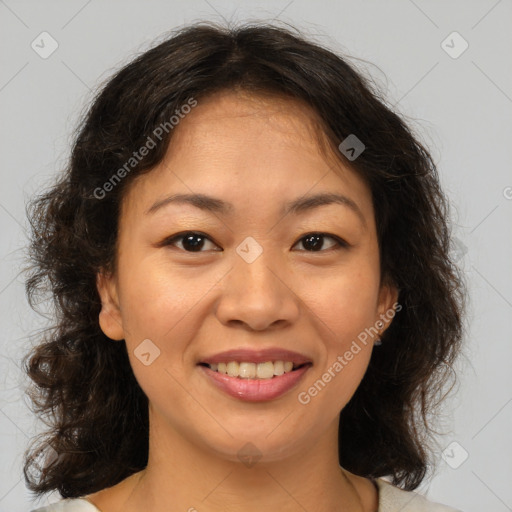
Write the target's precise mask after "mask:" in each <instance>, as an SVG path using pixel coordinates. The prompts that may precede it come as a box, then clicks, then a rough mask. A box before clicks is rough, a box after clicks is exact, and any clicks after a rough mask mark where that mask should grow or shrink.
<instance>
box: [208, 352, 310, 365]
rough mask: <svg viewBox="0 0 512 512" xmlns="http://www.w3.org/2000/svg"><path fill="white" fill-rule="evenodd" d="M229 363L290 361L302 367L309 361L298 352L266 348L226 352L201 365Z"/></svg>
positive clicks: (210, 357) (213, 356)
mask: <svg viewBox="0 0 512 512" xmlns="http://www.w3.org/2000/svg"><path fill="white" fill-rule="evenodd" d="M230 361H238V362H247V363H265V362H267V361H291V362H292V363H293V364H294V365H296V366H298V365H302V364H305V363H311V359H310V358H308V357H307V356H305V355H303V354H299V353H298V352H292V351H291V350H285V349H282V348H267V349H260V350H253V349H244V348H239V349H233V350H227V351H226V352H220V353H218V354H215V355H212V356H209V357H206V358H204V359H202V360H201V361H200V362H201V363H206V364H215V363H229V362H230Z"/></svg>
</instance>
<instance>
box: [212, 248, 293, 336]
mask: <svg viewBox="0 0 512 512" xmlns="http://www.w3.org/2000/svg"><path fill="white" fill-rule="evenodd" d="M237 258H238V257H237ZM270 260H271V257H270V256H266V255H265V252H264V253H263V254H262V255H260V256H259V257H258V258H257V259H256V260H255V261H253V262H252V263H247V262H246V261H244V260H243V259H242V258H238V259H237V260H235V263H234V266H233V268H232V269H231V271H230V272H229V273H228V274H227V276H226V277H225V279H224V280H223V287H222V291H221V295H220V298H219V300H218V303H217V309H216V315H217V318H218V319H219V321H220V322H221V323H222V324H224V325H226V326H242V327H245V328H246V329H248V330H253V331H264V330H267V329H276V328H282V327H285V326H287V325H291V324H293V323H294V322H295V321H296V320H297V319H298V317H299V313H300V301H299V298H298V297H297V295H296V294H295V292H294V291H293V289H292V288H291V286H290V284H289V283H288V282H289V279H286V276H287V273H286V269H284V268H283V267H279V266H278V265H276V262H275V259H274V262H273V265H272V261H270Z"/></svg>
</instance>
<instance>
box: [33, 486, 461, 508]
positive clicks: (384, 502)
mask: <svg viewBox="0 0 512 512" xmlns="http://www.w3.org/2000/svg"><path fill="white" fill-rule="evenodd" d="M375 481H376V482H377V486H378V488H379V508H378V510H377V512H460V510H457V509H455V508H451V507H447V506H445V505H441V504H440V503H434V502H433V501H430V500H428V499H427V498H425V497H424V496H422V495H421V494H418V493H417V492H414V491H404V490H403V489H399V488H398V487H395V486H394V485H392V484H391V483H389V482H388V481H387V480H383V479H382V478H377V479H376V480H375ZM32 512H101V511H100V510H99V509H97V508H96V507H95V506H94V505H93V504H92V503H91V502H89V501H87V500H86V499H83V498H77V499H66V500H61V501H59V502H57V503H53V504H52V505H48V506H47V507H42V508H38V509H37V510H33V511H32Z"/></svg>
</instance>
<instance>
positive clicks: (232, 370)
mask: <svg viewBox="0 0 512 512" xmlns="http://www.w3.org/2000/svg"><path fill="white" fill-rule="evenodd" d="M197 366H198V367H199V369H200V370H201V371H202V373H203V375H204V376H205V377H206V378H207V380H208V382H209V383H210V384H212V385H213V386H214V387H215V388H217V389H220V390H221V391H223V392H224V393H226V394H228V395H229V396H231V397H234V398H237V399H239V400H244V401H250V402H263V401H268V400H274V399H276V398H279V397H281V396H283V395H284V394H286V393H287V392H289V391H290V390H291V389H293V388H294V387H296V386H297V385H298V383H299V381H300V380H301V379H302V378H303V376H304V374H305V373H306V372H307V371H308V369H309V368H310V367H311V366H313V362H312V361H311V360H310V359H308V358H307V357H305V356H303V355H301V354H298V353H296V352H290V351H288V350H280V349H270V350H262V351H250V350H231V351H228V352H223V353H222V354H217V355H216V356H212V357H209V358H206V359H204V360H203V361H201V362H199V363H198V364H197Z"/></svg>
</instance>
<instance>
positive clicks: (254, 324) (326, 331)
mask: <svg viewBox="0 0 512 512" xmlns="http://www.w3.org/2000/svg"><path fill="white" fill-rule="evenodd" d="M315 119H316V118H315V114H314V113H313V112H312V111H311V110H310V109H309V108H307V107H306V106H304V105H302V104H300V103H298V102H297V100H292V99H277V98H273V97H261V96H258V97H254V96H249V95H247V94H245V93H241V92H237V93H235V92H232V91H230V92H224V93H221V94H216V95H214V96H213V97H210V98H208V99H205V100H202V101H200V102H199V103H198V106H197V107H195V108H194V109H193V110H192V112H191V113H190V114H188V115H187V116H186V117H185V119H183V120H182V121H181V122H180V124H179V126H178V127H177V128H175V132H174V134H173V138H172V139H171V143H170V145H169V148H168V152H167V154H166V157H165V159H164V161H162V163H161V164H160V165H158V166H157V167H156V168H155V169H153V170H152V171H150V172H149V173H148V174H146V175H143V176H138V177H137V178H136V179H134V180H133V181H132V183H131V184H130V187H128V189H127V191H126V193H125V195H124V198H123V201H122V207H121V212H120V225H119V233H118V247H117V261H116V263H117V267H116V271H115V273H114V274H109V273H107V272H101V273H99V274H98V280H97V283H98V291H99V293H100V296H101V300H102V310H101V313H100V318H99V320H100V325H101V328H102V330H103V332H104V333H105V334H106V335H107V336H108V337H109V338H111V339H113V340H122V339H124V340H125V342H126V345H127V349H128V354H129V356H130V362H131V365H132V368H133V371H134V373H135V376H136V378H137V380H138V382H139V384H140V386H141V387H142V389H143V390H144V392H145V393H146V395H147V396H148V399H149V403H150V405H149V415H150V449H149V463H148V466H147V468H146V469H145V470H144V471H141V472H139V473H136V474H134V475H132V476H131V477H129V478H127V479H126V480H124V481H123V482H121V483H120V484H118V485H116V486H114V487H111V488H109V489H105V490H103V491H100V492H98V493H95V494H92V495H90V496H88V499H89V500H90V501H91V502H92V503H94V504H95V505H96V506H97V507H98V508H99V509H100V510H101V511H102V512H113V511H117V510H123V511H128V512H130V511H132V510H133V511H135V510H142V509H144V510H151V511H153V512H159V511H164V510H165V511H167V512H168V511H169V510H172V511H187V510H188V511H194V510H197V511H198V512H216V511H223V512H226V511H235V510H240V509H241V507H243V510H244V511H245V512H253V511H258V512H259V511H261V510H267V509H268V510H281V511H283V512H288V511H290V512H291V511H299V510H301V511H302V510H304V509H305V510H333V511H334V510H336V511H337V510H340V511H341V510H344V511H349V512H352V511H354V512H355V511H358V512H359V511H376V510H377V506H378V494H377V490H376V488H375V486H374V485H373V483H372V482H371V481H370V480H368V479H366V478H362V477H359V476H356V475H353V474H351V473H349V472H348V471H346V470H343V469H342V468H340V466H339V462H338V437H337V435H338V422H339V414H340V411H341V410H342V409H343V407H344V406H345V405H346V403H347V402H348V401H349V400H350V398H351V396H352V395H353V394H354V392H355V390H356V389H357V387H358V385H359V383H360V382H361V379H362V377H363V376H364V373H365V371H366V369H367V366H368V363H369V359H370V356H371V352H372V349H373V341H374V339H373V340H372V339H370V342H369V343H368V344H367V345H366V346H364V345H361V348H362V349H361V351H360V352H359V353H358V354H357V355H355V356H354V358H353V359H352V360H351V361H350V362H349V363H348V364H347V365H346V366H345V367H344V368H343V370H342V371H341V372H339V373H338V374H337V375H336V377H335V378H333V379H332V380H331V382H329V383H328V384H327V385H326V386H325V388H324V389H322V391H321V392H319V393H318V395H317V396H315V397H313V398H312V399H311V401H310V402H309V403H308V404H307V405H303V404H301V403H300V402H299V401H298V394H299V392H301V391H305V390H307V389H308V388H309V387H310V386H311V385H312V384H313V383H314V382H315V381H317V380H318V379H319V378H320V377H321V376H322V374H323V373H324V372H325V371H327V369H328V368H329V367H331V366H332V364H333V363H334V362H335V361H336V358H337V357H338V356H339V355H343V354H344V353H345V352H346V351H347V350H348V349H349V347H350V345H351V343H352V341H353V340H355V339H356V338H357V336H358V334H359V333H361V332H362V331H364V329H365V328H368V327H370V326H374V325H375V324H376V322H377V321H378V320H379V319H380V318H381V315H382V314H384V313H385V312H386V311H389V310H391V309H392V308H393V304H394V303H395V302H396V299H397V291H396V289H395V288H394V287H393V286H390V285H384V284H381V275H380V269H379V251H378V243H377V234H376V227H375V220H374V211H373V205H372V200H371V194H370V190H369V188H368V187H367V185H366V184H365V183H364V182H363V180H362V179H361V178H360V177H359V176H358V175H357V174H356V173H355V172H354V171H353V170H351V169H350V168H349V167H348V166H346V165H343V164H342V163H341V162H340V160H339V159H335V158H334V157H333V155H329V154H328V153H326V152H323V151H321V149H320V147H319V144H318V142H317V139H316V137H315ZM321 192H336V193H339V194H343V195H345V196H348V197H349V198H350V199H351V200H352V201H354V202H355V203H356V204H357V206H358V208H359V209H360V212H361V216H362V219H361V218H360V217H359V216H358V215H357V214H356V213H355V212H354V211H353V210H352V209H350V208H349V207H347V206H345V205H341V204H329V205H323V206H320V207H318V208H315V209H311V210H308V211H305V212H303V213H300V214H288V215H286V216H283V214H282V210H281V209H282V208H283V204H284V203H285V202H287V201H291V200H294V199H297V198H300V197H302V196H304V195H305V194H307V195H313V194H317V193H321ZM176 193H184V194H190V193H203V194H207V195H209V196H213V197H216V198H220V199H222V200H223V201H226V202H229V203H232V205H233V209H232V212H231V213H228V214H225V215H224V214H220V213H218V212H217V213H212V212H208V211H203V210H201V209H199V208H197V207H195V206H193V205H190V204H179V203H171V204H168V205H167V206H165V207H162V208H160V209H159V210H157V211H156V212H154V213H153V214H147V213H146V212H147V210H148V209H149V208H150V207H151V206H152V205H153V204H154V203H155V202H156V201H158V200H160V199H162V198H165V197H167V196H168V195H170V194H176ZM184 231H200V232H202V233H204V234H206V235H207V236H208V237H209V240H206V241H205V243H204V245H203V247H202V252H190V251H188V252H187V251H186V250H185V248H184V245H182V242H183V239H181V240H177V241H175V242H174V245H172V244H168V245H161V244H160V242H162V241H163V240H165V239H168V238H169V237H171V235H175V234H178V233H183V232H184ZM311 232H325V233H329V234H332V235H335V236H338V237H340V238H341V239H343V240H345V241H346V242H347V243H348V244H349V247H337V246H336V243H335V241H334V240H333V239H331V238H328V237H327V235H326V238H324V245H323V246H322V250H320V251H316V252H312V251H307V250H306V246H305V245H304V244H305V242H304V236H305V235H307V234H308V233H311ZM248 236H250V237H253V238H254V239H255V240H256V241H257V242H258V244H259V245H260V246H261V248H262V250H263V252H262V254H261V255H260V256H259V257H258V258H257V259H256V260H255V261H253V262H252V263H248V262H246V261H245V260H244V259H242V258H241V257H240V256H239V255H238V253H237V252H236V248H237V246H238V245H239V244H240V243H241V242H242V241H243V240H244V239H245V238H246V237H248ZM220 249H222V250H220ZM388 325H389V321H387V320H385V323H384V326H382V328H381V329H380V332H381V333H382V332H383V331H384V330H385V329H386V328H387V327H388ZM145 339H150V340H151V341H152V343H154V345H155V346H157V347H158V349H159V350H160V355H159V357H157V358H156V359H155V360H154V361H153V362H152V363H151V364H150V365H148V366H146V365H144V364H142V363H141V362H140V360H139V359H138V358H137V357H136V356H135V354H134V351H135V350H136V348H137V347H138V346H139V344H140V343H141V342H142V341H143V340H145ZM240 347H244V348H255V349H257V348H269V347H281V348H286V349H290V350H294V351H297V352H300V353H302V354H305V355H307V356H308V357H309V358H310V359H311V360H312V361H313V366H312V367H311V368H310V369H309V370H308V371H307V372H306V374H305V375H304V377H303V379H302V380H301V382H300V383H299V385H298V387H296V388H294V389H292V390H290V391H289V392H287V393H286V394H285V395H283V396H281V397H279V398H278V399H275V400H271V401H266V402H258V403H254V402H244V401H241V400H239V399H236V398H233V397H230V396H228V395H226V394H225V393H223V392H222V391H220V390H218V389H217V388H215V387H214V386H213V385H212V384H211V383H210V382H209V380H208V379H207V378H206V377H205V376H204V374H203V372H202V371H201V368H200V367H198V366H197V363H198V362H199V361H201V359H202V358H205V357H206V356H211V355H213V354H216V353H218V352H222V351H225V350H229V349H232V348H240ZM247 442H251V443H252V444H253V445H255V446H256V447H257V449H258V450H259V452H260V453H261V459H260V460H259V461H258V462H257V463H256V464H255V465H253V466H252V467H247V466H246V465H244V464H242V463H241V461H240V460H239V459H238V457H237V453H238V451H239V450H240V449H241V447H242V446H244V445H245V444H246V443H247ZM346 442H350V439H347V440H346Z"/></svg>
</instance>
